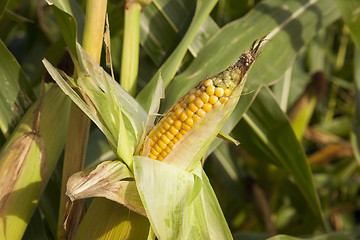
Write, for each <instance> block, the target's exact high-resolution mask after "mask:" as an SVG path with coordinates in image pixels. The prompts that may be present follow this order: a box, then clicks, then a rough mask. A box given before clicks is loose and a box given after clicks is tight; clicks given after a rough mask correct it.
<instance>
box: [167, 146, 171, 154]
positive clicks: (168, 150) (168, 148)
mask: <svg viewBox="0 0 360 240" xmlns="http://www.w3.org/2000/svg"><path fill="white" fill-rule="evenodd" d="M171 150H172V149H171V148H170V147H169V146H167V147H166V148H165V152H166V153H167V154H169V153H171Z"/></svg>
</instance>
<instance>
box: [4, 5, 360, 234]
mask: <svg viewBox="0 0 360 240" xmlns="http://www.w3.org/2000/svg"><path fill="white" fill-rule="evenodd" d="M289 2H291V3H293V4H295V5H294V6H295V7H294V9H295V10H299V9H301V7H302V6H306V4H308V3H309V2H308V1H305V0H298V1H295V0H294V1H289ZM310 2H313V3H314V4H319V5H320V4H322V5H323V6H327V4H328V8H329V9H333V10H332V11H330V10H329V12H328V13H326V12H325V10H324V12H321V8H320V7H319V6H316V7H314V8H313V9H311V7H310V8H309V9H306V11H307V12H310V13H309V14H315V15H316V14H317V15H316V17H317V18H321V19H320V20H319V21H318V22H317V24H318V25H319V26H318V27H317V28H316V29H315V30H314V31H313V32H311V31H304V33H301V32H297V31H296V30H295V31H292V29H291V28H289V29H288V30H287V32H288V36H287V37H288V38H290V39H291V40H289V41H288V42H292V43H293V44H295V46H297V45H296V44H298V42H297V41H299V39H300V40H301V38H303V40H302V42H301V44H300V45H298V47H296V48H295V51H296V54H295V53H293V52H287V51H283V49H282V48H283V47H284V50H286V49H287V48H286V46H284V45H282V44H281V42H279V41H276V40H274V41H272V40H270V41H269V42H268V43H267V44H266V47H268V48H276V49H275V50H276V51H275V52H276V53H278V55H270V57H269V56H268V55H269V54H266V51H267V50H266V49H264V55H263V57H262V55H261V56H260V57H259V62H261V61H262V62H266V64H267V66H268V69H267V70H263V69H256V67H260V66H262V65H261V64H259V65H256V64H255V65H254V67H253V71H252V73H251V74H250V75H249V79H248V80H249V81H252V80H253V79H254V81H255V82H256V80H259V79H258V78H257V77H259V76H262V75H261V72H262V71H265V72H266V71H270V72H272V73H273V75H269V78H268V79H266V80H263V79H260V80H259V81H261V84H258V85H257V86H256V87H251V84H252V83H250V82H249V84H250V87H249V89H248V91H247V92H246V93H245V96H243V97H244V101H245V102H247V103H248V104H244V106H243V109H242V110H241V111H243V112H245V110H247V112H246V114H245V115H244V117H243V118H242V119H241V120H240V121H239V118H238V119H237V120H235V122H234V123H233V124H232V127H230V129H231V128H233V131H232V132H231V136H232V137H234V138H235V139H238V140H239V141H240V142H241V144H240V145H239V146H235V145H233V144H230V143H227V142H222V143H220V144H219V141H218V142H217V144H219V145H218V146H217V147H216V146H214V147H213V148H212V150H213V152H212V153H211V154H210V155H209V157H208V159H207V160H206V161H205V164H204V169H205V171H206V173H207V175H208V177H209V179H210V182H211V184H212V186H213V188H214V190H215V193H216V195H217V197H218V200H219V202H220V205H221V207H222V209H223V212H224V215H225V218H226V220H227V222H228V224H229V227H230V229H231V231H232V232H233V236H234V238H235V239H265V238H268V237H271V236H273V235H275V234H287V235H292V236H298V237H309V236H314V235H319V234H321V233H323V234H324V229H323V226H322V224H321V222H320V221H318V219H317V218H316V216H315V215H314V211H313V210H312V208H313V207H312V206H309V205H310V204H309V202H308V201H307V200H308V199H306V197H304V195H303V194H302V191H305V190H302V191H299V186H297V185H298V184H299V183H298V182H297V180H296V176H294V175H293V174H291V173H292V172H291V171H295V170H294V169H296V167H297V165H296V160H297V156H298V154H299V153H298V152H292V149H298V148H297V147H296V146H297V144H298V142H297V141H296V142H294V139H296V138H297V139H298V141H299V142H300V143H301V148H302V149H303V150H304V152H305V153H306V157H307V161H308V163H309V165H310V167H311V170H312V176H313V180H314V184H315V189H316V192H317V194H318V197H319V200H320V203H321V209H322V214H323V215H324V219H325V225H327V231H329V232H338V233H332V234H327V235H323V236H319V237H316V238H313V239H359V238H360V228H359V226H360V225H359V223H360V198H359V195H360V191H359V190H360V171H359V163H360V158H359V145H358V144H359V143H358V142H357V139H358V137H359V132H360V124H359V117H360V115H359V95H358V94H359V81H360V70H359V69H360V62H359V61H360V58H359V53H358V50H359V49H358V48H357V47H359V45H358V44H357V43H356V42H357V41H358V40H359V39H358V38H357V36H356V35H357V34H359V32H360V31H358V32H356V29H357V30H359V24H358V25H349V24H348V21H344V19H345V20H346V18H342V17H341V14H343V15H344V16H347V15H349V13H353V14H355V13H354V12H355V11H354V10H355V8H354V9H351V8H350V9H349V8H346V6H345V7H343V8H341V5H342V1H341V0H339V1H337V4H339V5H340V7H338V6H337V5H336V4H335V2H334V1H332V0H328V1H326V0H318V1H310ZM344 2H346V1H344ZM350 2H351V3H353V4H354V5H353V6H354V7H357V9H360V8H359V7H360V3H359V1H355V0H353V1H349V2H348V3H350ZM78 4H79V6H80V7H81V8H82V9H83V10H84V9H85V0H80V1H78ZM124 4H125V3H124V1H117V0H110V1H109V3H108V14H109V22H110V32H111V49H112V52H111V53H112V59H113V65H114V71H115V79H119V76H120V72H119V70H120V66H121V54H122V38H123V24H124V22H123V21H124V20H123V19H124ZM344 5H346V3H345V4H344ZM4 6H6V9H5V10H4V12H3V14H2V16H1V18H0V38H1V40H2V42H3V45H4V46H6V48H7V49H8V50H9V51H10V52H11V54H12V55H13V56H14V57H15V59H16V61H17V62H18V63H19V65H20V67H21V68H20V69H18V72H17V77H19V78H22V79H23V81H24V82H26V85H28V86H26V87H23V88H22V90H23V91H24V92H25V93H26V95H27V96H29V99H28V101H29V102H32V101H34V100H35V99H36V98H38V97H39V96H40V89H41V88H40V84H41V81H42V80H43V79H44V78H47V79H48V77H46V73H45V69H44V67H43V65H42V63H41V60H42V59H43V58H46V59H48V60H49V61H50V62H52V63H53V64H54V65H56V64H58V63H59V61H60V59H61V57H62V56H63V55H64V52H65V42H64V40H63V39H62V37H61V33H60V30H59V27H58V25H57V23H56V20H55V17H54V15H53V12H52V10H51V7H49V6H48V5H47V3H46V2H45V1H37V0H12V1H8V2H7V5H6V1H5V5H4ZM277 6H278V7H277ZM281 6H282V1H274V0H268V1H260V0H240V1H239V0H219V1H218V3H217V4H216V6H215V8H214V9H213V10H212V11H211V14H210V16H209V17H207V19H206V20H205V21H204V23H203V24H202V26H201V27H200V29H199V31H198V33H197V34H196V36H195V38H194V40H193V41H192V43H191V45H190V47H189V48H188V51H187V52H186V54H185V56H184V58H183V59H182V61H181V65H180V66H179V68H178V71H177V77H176V78H175V80H174V81H173V83H171V84H174V86H172V85H171V84H170V86H169V88H167V94H168V95H169V96H170V98H169V100H166V101H167V102H168V103H165V104H164V105H166V104H172V103H173V102H174V101H175V100H176V99H178V98H179V97H181V95H180V94H181V91H183V92H182V93H184V92H186V91H187V90H188V89H187V86H190V87H191V86H192V85H193V82H190V83H185V84H184V82H183V81H182V80H186V79H187V77H189V76H190V75H191V74H190V73H193V71H191V67H193V68H200V71H201V66H202V63H203V62H204V61H205V60H203V59H206V58H209V59H212V60H213V61H214V62H215V63H214V64H217V63H218V65H217V69H215V70H212V69H211V70H210V71H208V72H207V70H209V66H206V68H205V70H204V72H205V73H204V74H205V75H206V74H207V75H211V74H214V73H216V71H217V70H222V69H224V68H225V67H226V66H227V65H229V64H230V63H231V62H232V61H234V60H235V59H232V58H231V57H230V58H227V59H226V60H224V61H223V60H222V59H221V57H219V56H218V55H212V54H211V52H210V53H208V54H205V53H204V50H203V48H205V47H206V46H207V45H208V46H209V45H210V46H211V41H212V40H213V39H216V37H217V36H218V35H219V34H220V33H219V31H222V30H223V29H225V30H226V28H228V27H231V26H230V25H231V24H236V23H238V22H239V21H243V22H240V23H242V24H243V25H242V26H243V27H244V26H245V27H246V28H248V29H249V31H250V32H251V33H250V35H251V36H249V37H244V38H245V39H246V41H245V40H243V41H245V42H246V46H238V47H239V48H240V50H239V49H233V50H234V51H235V52H242V51H243V50H246V49H248V47H249V46H250V44H251V41H252V40H254V39H255V38H256V37H257V38H259V37H261V36H262V35H264V34H265V33H267V32H269V31H270V30H271V31H272V30H273V29H275V28H274V27H272V28H270V30H269V29H266V27H263V25H262V24H261V23H263V22H264V21H266V20H261V19H262V17H263V18H264V19H267V18H266V17H267V15H269V16H270V17H274V18H276V16H278V24H279V26H281V24H283V23H284V22H286V14H290V13H287V12H286V11H287V9H281ZM195 7H196V1H193V0H183V1H181V0H172V1H170V0H161V1H160V0H159V1H153V2H152V3H151V4H150V5H149V6H147V7H146V8H145V9H144V11H143V12H142V15H141V22H140V24H141V29H140V42H141V48H140V55H139V61H140V62H139V73H138V86H137V90H138V91H137V92H141V90H142V89H143V88H144V87H145V86H146V85H147V83H148V82H149V81H150V79H151V78H152V77H153V75H154V74H155V73H156V71H157V70H158V69H159V67H160V66H161V65H162V64H163V63H164V62H166V60H167V59H168V58H169V56H170V55H171V53H172V52H173V51H174V50H175V49H176V47H177V46H178V44H179V43H180V41H181V39H182V38H183V37H184V35H185V33H186V32H187V29H188V28H189V25H190V23H191V21H192V18H193V16H194V13H195ZM317 7H318V8H317ZM1 8H2V5H1V4H0V9H1ZM319 9H320V10H319ZM323 9H325V8H323ZM339 9H340V10H341V11H340V10H339ZM275 10H276V11H278V12H275V13H274V12H272V11H275ZM280 10H281V11H283V12H281V11H280ZM290 10H291V9H290ZM290 10H289V11H290ZM295 10H294V11H295ZM291 11H293V10H291ZM316 11H320V12H316ZM276 14H278V15H276ZM281 14H285V15H284V16H285V20H283V18H282V15H281ZM326 14H328V15H326ZM357 14H359V13H357ZM350 15H351V14H350ZM352 16H353V17H356V18H358V17H359V15H352ZM239 19H240V20H239ZM307 19H310V18H306V17H305V18H304V19H300V20H299V22H300V23H298V24H301V26H303V29H306V26H308V24H310V25H311V23H308V22H306V20H307ZM257 20H259V21H257ZM244 34H249V33H247V31H245V30H244ZM297 34H299V35H297ZM301 34H302V35H301ZM252 35H254V36H255V37H252ZM247 39H251V40H250V41H248V40H247ZM354 39H355V40H354ZM356 39H358V40H356ZM213 41H215V40H213ZM231 41H232V39H225V40H224V42H225V43H226V42H229V43H230V42H231ZM272 44H273V46H271V45H272ZM232 47H233V46H232ZM209 48H210V47H208V48H207V49H209ZM214 51H215V50H214ZM215 52H216V51H215ZM0 53H1V52H0ZM238 55H239V54H238ZM283 55H284V56H285V57H283ZM4 56H5V54H2V55H1V56H0V57H4ZM104 56H105V54H102V60H101V65H102V66H105V58H104ZM197 56H199V60H198V61H197V62H196V61H195V60H194V59H196V58H197ZM200 56H201V57H200ZM287 57H289V58H288V60H287ZM214 59H215V60H214ZM278 59H282V61H283V62H280V63H277V61H278ZM284 59H285V60H284ZM202 61H203V62H202ZM221 64H222V65H221ZM279 66H280V67H279ZM0 68H1V67H0ZM189 69H190V70H189ZM206 69H207V70H206ZM211 71H212V72H211ZM200 75H201V74H200ZM44 76H45V77H44ZM199 77H200V76H199ZM202 77H204V76H202ZM198 80H200V79H198ZM198 80H194V82H196V81H198ZM0 81H2V79H1V78H0ZM177 82H178V83H181V84H184V90H181V91H180V93H178V94H177V95H176V94H175V95H174V94H173V93H174V90H172V89H177V88H176V86H178V85H176V83H177ZM2 84H3V83H2ZM186 84H188V85H186ZM264 85H266V87H263V88H262V89H261V90H260V93H259V96H258V97H257V98H255V100H254V99H253V98H252V97H253V96H254V94H255V93H257V92H256V91H257V90H258V88H257V87H258V86H264ZM0 88H1V87H0ZM0 92H1V90H0ZM243 97H242V98H241V99H243ZM246 99H247V100H246ZM240 101H241V100H240ZM264 102H265V103H267V104H266V105H264ZM29 106H30V104H29V103H28V104H23V105H22V106H21V109H22V111H20V116H17V117H14V118H13V119H12V124H11V125H10V127H9V129H8V130H7V131H5V130H4V129H2V133H1V134H0V143H1V145H3V144H4V143H5V141H6V139H7V138H8V136H9V134H10V133H11V132H12V130H13V129H14V127H15V126H16V124H17V123H18V121H19V120H20V119H21V115H22V114H23V113H24V112H25V111H26V109H27V108H28V107H29ZM165 108H166V107H164V110H165ZM278 109H281V110H282V111H283V112H284V113H285V114H286V115H281V113H280V115H281V116H279V115H278V114H275V113H276V111H277V110H278ZM240 115H241V114H240ZM288 120H289V122H290V123H291V124H292V126H293V129H294V132H295V135H296V138H295V137H294V135H293V133H289V131H291V130H289V129H288V128H287V126H288ZM230 125H231V124H230ZM284 132H285V133H284ZM291 132H292V131H291ZM289 134H290V135H289ZM262 136H266V138H263V137H262ZM289 136H290V137H289ZM264 139H265V140H264ZM267 141H269V142H271V144H269V143H268V142H267ZM294 146H295V147H294ZM215 147H216V148H215ZM301 148H299V149H301ZM287 151H288V153H287ZM282 152H285V153H286V154H284V155H281V154H282ZM277 153H279V154H280V155H281V156H280V157H278V155H276V154H277ZM300 155H301V153H300ZM289 156H292V157H293V158H294V159H293V160H291V161H290V160H289V161H290V163H292V164H295V165H294V166H295V167H293V168H290V169H292V170H291V171H290V173H289V168H287V167H284V166H285V165H286V164H285V165H284V164H283V163H282V162H281V161H280V162H279V159H280V160H281V159H283V160H284V161H285V162H286V161H287V158H288V157H289ZM112 157H113V154H112V152H111V149H110V148H109V146H108V144H107V142H106V139H105V137H104V136H103V135H102V134H101V132H100V131H99V130H98V129H97V128H96V127H94V126H92V127H91V132H90V138H89V145H88V150H87V157H86V163H85V168H88V167H91V166H95V165H96V164H97V163H99V162H101V161H104V160H109V159H112ZM300 158H301V156H300ZM299 169H300V170H299V171H300V173H299V174H300V175H301V171H302V168H301V167H299ZM61 172H62V157H60V159H59V161H58V164H57V167H56V168H55V170H54V172H53V174H52V176H51V178H50V181H49V183H48V185H47V187H46V189H45V192H44V194H43V196H42V198H41V200H40V204H39V207H37V208H36V210H35V213H34V215H33V217H32V219H31V222H30V223H29V226H28V228H27V231H26V233H25V235H24V237H23V238H24V239H44V238H45V239H54V238H56V226H57V219H58V216H57V214H58V208H59V199H60V187H61V176H62V174H61ZM305 182H306V181H305ZM302 184H305V183H304V182H303V183H302ZM310 185H311V184H310ZM302 187H303V188H304V189H306V188H307V187H308V186H302ZM300 188H301V186H300ZM309 188H311V187H309ZM272 239H283V238H282V237H281V236H278V237H274V238H272ZM288 239H293V238H288ZM294 239H295V238H294Z"/></svg>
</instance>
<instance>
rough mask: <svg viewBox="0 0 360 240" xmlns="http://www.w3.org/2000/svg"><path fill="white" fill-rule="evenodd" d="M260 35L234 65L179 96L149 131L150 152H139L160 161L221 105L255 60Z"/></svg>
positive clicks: (261, 40)
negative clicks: (207, 114)
mask: <svg viewBox="0 0 360 240" xmlns="http://www.w3.org/2000/svg"><path fill="white" fill-rule="evenodd" d="M265 37H266V36H264V37H262V38H261V39H260V40H259V42H258V43H257V44H256V42H257V40H255V41H254V42H253V44H252V46H251V47H250V50H249V51H247V52H245V53H243V54H242V55H241V56H240V58H239V59H238V61H237V62H235V64H233V65H231V66H230V67H229V68H227V69H226V70H224V71H223V72H220V73H218V74H216V75H214V76H212V77H209V78H206V79H204V80H203V81H201V82H200V83H199V84H198V85H196V86H195V87H194V88H193V89H192V90H191V91H190V92H189V93H188V94H186V95H185V96H184V97H183V98H181V99H180V100H179V101H178V102H177V103H176V104H175V105H174V106H173V107H171V109H170V110H169V112H168V113H167V114H166V115H165V116H164V117H163V118H162V119H161V121H160V122H159V123H158V124H157V125H156V126H155V127H154V128H153V129H152V130H151V132H150V133H149V135H148V136H147V137H148V139H149V140H148V141H147V142H150V151H149V150H147V151H146V152H145V151H144V152H143V150H144V145H143V146H142V148H141V150H140V155H142V156H144V155H146V156H147V157H149V158H152V159H155V160H159V161H163V160H164V158H166V156H167V155H168V154H169V153H170V152H171V150H172V149H173V147H174V146H175V144H176V142H177V141H178V140H180V139H181V138H182V136H183V135H184V134H185V133H186V132H187V131H189V130H190V129H191V127H193V126H194V124H196V123H197V122H199V121H201V119H202V118H203V117H204V116H205V114H206V113H207V112H209V111H211V110H212V109H214V108H217V107H220V106H223V105H225V104H226V103H227V102H228V100H229V98H230V97H231V94H232V92H233V90H234V89H235V87H236V86H238V85H239V84H240V83H241V81H242V80H243V79H244V76H245V74H246V72H247V71H248V70H249V68H250V66H251V65H252V63H253V62H254V61H255V59H256V57H257V55H258V50H259V48H260V46H261V43H262V42H263V41H264V40H265Z"/></svg>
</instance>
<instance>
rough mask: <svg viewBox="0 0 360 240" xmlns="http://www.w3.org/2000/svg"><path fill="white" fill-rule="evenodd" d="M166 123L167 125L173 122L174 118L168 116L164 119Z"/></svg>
mask: <svg viewBox="0 0 360 240" xmlns="http://www.w3.org/2000/svg"><path fill="white" fill-rule="evenodd" d="M166 123H168V124H169V125H171V124H173V123H174V120H173V119H172V118H171V117H169V118H168V119H166Z"/></svg>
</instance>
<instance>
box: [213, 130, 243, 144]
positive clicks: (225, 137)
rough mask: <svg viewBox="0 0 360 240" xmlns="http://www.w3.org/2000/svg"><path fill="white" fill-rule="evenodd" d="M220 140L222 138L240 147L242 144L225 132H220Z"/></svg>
mask: <svg viewBox="0 0 360 240" xmlns="http://www.w3.org/2000/svg"><path fill="white" fill-rule="evenodd" d="M217 137H218V138H221V139H222V140H225V141H227V142H232V143H234V144H235V145H236V146H238V145H239V144H240V142H239V141H238V140H236V139H235V138H233V137H231V136H230V135H229V134H226V133H224V132H223V131H219V133H218V135H217Z"/></svg>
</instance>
